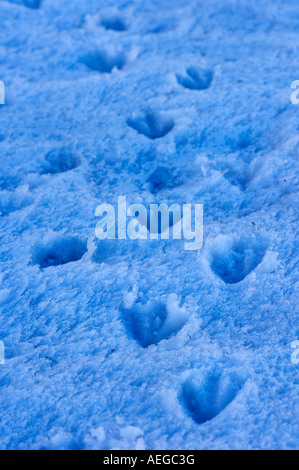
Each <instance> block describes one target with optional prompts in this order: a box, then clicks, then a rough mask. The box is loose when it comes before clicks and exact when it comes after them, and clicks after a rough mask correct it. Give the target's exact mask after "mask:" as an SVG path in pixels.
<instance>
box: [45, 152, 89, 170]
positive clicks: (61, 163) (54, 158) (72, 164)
mask: <svg viewBox="0 0 299 470" xmlns="http://www.w3.org/2000/svg"><path fill="white" fill-rule="evenodd" d="M80 164H81V158H80V156H79V155H78V154H77V153H76V152H73V151H72V150H70V149H68V148H67V147H63V148H56V149H53V150H50V152H48V153H47V154H46V156H45V162H44V164H43V166H42V173H43V174H55V173H64V172H66V171H70V170H74V169H75V168H77V167H78V166H80Z"/></svg>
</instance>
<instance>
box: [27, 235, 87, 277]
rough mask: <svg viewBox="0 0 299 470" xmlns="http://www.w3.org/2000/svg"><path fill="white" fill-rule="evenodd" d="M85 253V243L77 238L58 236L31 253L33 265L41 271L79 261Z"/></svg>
mask: <svg viewBox="0 0 299 470" xmlns="http://www.w3.org/2000/svg"><path fill="white" fill-rule="evenodd" d="M86 251H87V245H86V242H83V241H82V240H80V239H79V238H77V237H69V236H67V237H64V236H59V237H57V238H55V239H53V240H51V241H49V242H48V243H45V244H42V245H38V246H37V247H35V249H34V252H33V256H32V258H33V263H34V264H38V265H39V266H40V268H41V269H45V268H49V267H50V266H59V265H63V264H67V263H71V262H74V261H79V260H80V259H81V258H82V256H83V255H84V254H85V253H86Z"/></svg>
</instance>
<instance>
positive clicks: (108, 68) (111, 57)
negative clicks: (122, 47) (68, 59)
mask: <svg viewBox="0 0 299 470" xmlns="http://www.w3.org/2000/svg"><path fill="white" fill-rule="evenodd" d="M81 62H83V63H84V64H85V65H86V66H87V67H88V68H89V69H90V70H93V71H94V72H99V73H111V72H112V70H113V69H114V68H117V69H118V70H121V69H122V68H123V67H124V66H125V64H126V57H125V54H124V53H122V52H118V53H115V54H112V53H109V52H107V51H104V50H102V51H94V52H90V53H88V54H86V55H85V56H84V57H83V58H82V59H81Z"/></svg>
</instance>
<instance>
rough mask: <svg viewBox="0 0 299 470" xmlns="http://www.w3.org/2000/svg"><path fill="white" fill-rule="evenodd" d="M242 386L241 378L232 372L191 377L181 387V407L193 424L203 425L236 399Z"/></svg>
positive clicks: (219, 371)
mask: <svg viewBox="0 0 299 470" xmlns="http://www.w3.org/2000/svg"><path fill="white" fill-rule="evenodd" d="M243 384H244V379H243V377H242V376H240V375H239V374H238V373H237V372H232V371H230V372H227V371H225V370H224V371H222V370H215V371H213V372H209V373H204V374H202V375H199V374H196V375H193V376H191V377H190V378H189V379H188V380H187V381H186V382H185V383H184V385H183V389H182V403H183V406H184V408H185V409H186V410H187V412H188V414H189V415H190V416H191V417H192V419H193V421H195V423H197V424H203V423H205V422H207V421H211V420H212V419H213V418H215V417H216V416H217V415H219V414H220V413H221V412H222V411H223V410H224V409H225V408H226V407H227V406H228V405H229V404H230V403H231V402H232V401H233V400H234V399H235V398H236V396H237V394H238V392H239V391H240V390H241V388H242V387H243Z"/></svg>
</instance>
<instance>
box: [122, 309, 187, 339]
mask: <svg viewBox="0 0 299 470" xmlns="http://www.w3.org/2000/svg"><path fill="white" fill-rule="evenodd" d="M122 311H123V319H124V322H125V325H126V327H127V329H128V331H129V334H130V335H131V336H132V337H133V338H134V339H135V340H136V341H137V342H138V343H139V344H140V346H142V347H143V348H147V347H148V346H150V345H151V344H158V343H159V342H160V341H162V340H164V339H169V338H170V337H171V336H173V335H175V334H176V333H178V331H179V330H180V329H181V328H182V327H183V325H184V324H185V322H186V317H185V313H184V312H183V311H180V309H176V312H169V310H168V308H167V305H166V304H165V303H164V302H161V301H148V302H147V303H146V304H141V303H135V304H134V305H133V306H132V308H130V309H122Z"/></svg>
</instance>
